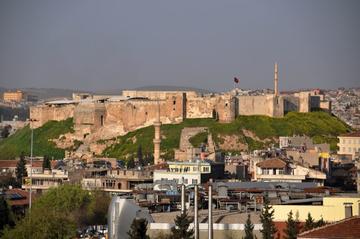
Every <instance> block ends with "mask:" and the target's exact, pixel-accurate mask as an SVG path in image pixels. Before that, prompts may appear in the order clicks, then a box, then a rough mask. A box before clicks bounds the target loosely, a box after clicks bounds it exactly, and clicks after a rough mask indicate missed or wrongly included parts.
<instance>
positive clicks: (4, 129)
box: [0, 125, 11, 139]
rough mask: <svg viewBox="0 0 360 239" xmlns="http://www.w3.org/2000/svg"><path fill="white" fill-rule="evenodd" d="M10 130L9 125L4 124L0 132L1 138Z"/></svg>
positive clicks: (8, 133) (6, 135) (5, 136)
mask: <svg viewBox="0 0 360 239" xmlns="http://www.w3.org/2000/svg"><path fill="white" fill-rule="evenodd" d="M10 130H11V126H10V125H6V126H5V127H4V128H3V129H2V130H1V133H0V136H1V138H3V139H5V138H7V137H8V136H9V135H10Z"/></svg>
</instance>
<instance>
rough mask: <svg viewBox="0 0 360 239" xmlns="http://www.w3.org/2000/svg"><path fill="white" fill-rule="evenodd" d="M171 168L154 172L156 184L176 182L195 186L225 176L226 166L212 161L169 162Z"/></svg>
mask: <svg viewBox="0 0 360 239" xmlns="http://www.w3.org/2000/svg"><path fill="white" fill-rule="evenodd" d="M167 164H168V166H169V168H168V169H165V170H155V171H154V182H155V181H158V180H159V181H161V180H170V181H171V180H174V181H176V183H177V184H185V185H194V184H202V183H206V182H207V181H209V179H210V178H212V179H218V178H222V177H223V175H224V164H223V163H215V162H212V161H210V160H204V161H203V160H194V161H188V162H186V161H182V162H167Z"/></svg>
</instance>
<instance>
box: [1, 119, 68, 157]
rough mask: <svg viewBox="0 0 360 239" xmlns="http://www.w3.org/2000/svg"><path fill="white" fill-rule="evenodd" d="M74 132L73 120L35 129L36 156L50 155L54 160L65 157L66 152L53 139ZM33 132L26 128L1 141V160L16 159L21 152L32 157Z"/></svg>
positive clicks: (50, 122)
mask: <svg viewBox="0 0 360 239" xmlns="http://www.w3.org/2000/svg"><path fill="white" fill-rule="evenodd" d="M68 132H73V119H72V118H69V119H67V120H64V121H49V122H47V123H46V124H44V125H43V126H42V127H40V128H37V129H34V147H33V155H34V156H44V155H48V156H50V157H54V159H60V158H63V157H64V152H65V151H64V150H63V149H59V148H56V147H55V143H53V142H52V141H50V140H51V139H56V138H58V137H59V136H60V135H61V134H65V133H68ZM30 142H31V130H30V127H29V126H26V127H24V128H22V129H20V130H18V131H17V132H16V133H15V134H13V135H11V136H10V137H9V138H6V139H4V140H2V141H0V159H14V158H15V157H18V156H19V155H20V154H21V152H24V153H25V155H30Z"/></svg>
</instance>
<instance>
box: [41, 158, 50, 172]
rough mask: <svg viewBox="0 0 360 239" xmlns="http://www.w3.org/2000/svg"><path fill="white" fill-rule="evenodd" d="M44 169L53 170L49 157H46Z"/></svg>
mask: <svg viewBox="0 0 360 239" xmlns="http://www.w3.org/2000/svg"><path fill="white" fill-rule="evenodd" d="M42 167H43V170H44V169H51V162H50V157H49V156H48V155H45V156H44V160H43V164H42Z"/></svg>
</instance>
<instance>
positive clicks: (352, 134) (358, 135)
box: [340, 131, 360, 137]
mask: <svg viewBox="0 0 360 239" xmlns="http://www.w3.org/2000/svg"><path fill="white" fill-rule="evenodd" d="M340 137H360V131H355V132H351V133H347V134H342V135H340Z"/></svg>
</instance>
